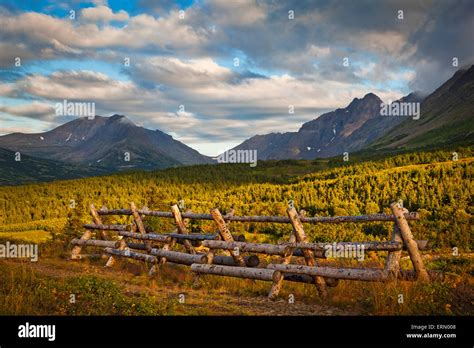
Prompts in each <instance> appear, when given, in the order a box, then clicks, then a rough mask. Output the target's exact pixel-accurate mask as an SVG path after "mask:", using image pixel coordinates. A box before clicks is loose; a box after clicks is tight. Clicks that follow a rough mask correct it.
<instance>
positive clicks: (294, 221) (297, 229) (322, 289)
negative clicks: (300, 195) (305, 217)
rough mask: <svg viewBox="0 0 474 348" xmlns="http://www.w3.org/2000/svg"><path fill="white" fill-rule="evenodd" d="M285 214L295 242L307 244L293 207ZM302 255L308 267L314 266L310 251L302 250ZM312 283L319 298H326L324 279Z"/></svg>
mask: <svg viewBox="0 0 474 348" xmlns="http://www.w3.org/2000/svg"><path fill="white" fill-rule="evenodd" d="M287 213H288V217H289V218H290V222H291V225H292V226H293V233H294V234H295V237H296V241H297V242H299V243H307V242H308V240H307V238H306V234H305V233H304V229H303V224H302V223H301V220H300V218H299V216H298V213H297V212H296V209H295V208H294V207H289V208H288V209H287ZM303 255H304V259H305V261H306V264H307V265H308V266H310V267H315V266H316V261H315V259H314V255H313V252H312V251H311V250H308V249H303ZM314 283H315V284H316V287H317V289H318V293H319V296H321V297H322V298H326V297H327V296H328V291H327V288H326V282H325V281H324V278H322V277H317V276H315V277H314Z"/></svg>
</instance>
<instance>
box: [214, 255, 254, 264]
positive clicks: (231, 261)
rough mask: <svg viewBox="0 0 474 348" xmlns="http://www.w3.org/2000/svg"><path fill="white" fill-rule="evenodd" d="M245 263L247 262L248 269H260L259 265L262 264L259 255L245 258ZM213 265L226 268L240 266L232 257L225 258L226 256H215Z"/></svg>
mask: <svg viewBox="0 0 474 348" xmlns="http://www.w3.org/2000/svg"><path fill="white" fill-rule="evenodd" d="M208 255H209V254H208ZM244 261H245V266H246V267H258V265H259V264H260V259H259V258H258V256H257V255H248V256H244ZM208 263H209V262H208ZM212 263H213V264H216V265H224V266H238V264H237V263H236V262H235V260H234V258H233V257H232V256H224V255H214V256H213V260H212Z"/></svg>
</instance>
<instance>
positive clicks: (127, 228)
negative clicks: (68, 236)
mask: <svg viewBox="0 0 474 348" xmlns="http://www.w3.org/2000/svg"><path fill="white" fill-rule="evenodd" d="M82 226H83V227H84V228H87V229H90V230H108V231H131V227H130V225H104V224H84V225H82Z"/></svg>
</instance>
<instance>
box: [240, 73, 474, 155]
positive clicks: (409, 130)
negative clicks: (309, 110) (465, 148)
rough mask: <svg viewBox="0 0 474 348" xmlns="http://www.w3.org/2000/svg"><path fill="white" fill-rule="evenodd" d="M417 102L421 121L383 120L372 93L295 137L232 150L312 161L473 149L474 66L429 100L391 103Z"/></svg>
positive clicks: (264, 139) (258, 140)
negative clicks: (444, 148) (355, 154)
mask: <svg viewBox="0 0 474 348" xmlns="http://www.w3.org/2000/svg"><path fill="white" fill-rule="evenodd" d="M404 102H419V103H421V104H420V115H419V118H418V117H407V116H382V115H381V103H382V100H381V99H380V98H379V97H377V96H376V95H375V94H373V93H368V94H366V95H365V96H364V97H363V98H362V99H359V98H355V99H354V100H353V101H352V102H351V103H350V104H349V105H348V106H347V107H345V108H343V109H337V110H335V111H331V112H328V113H325V114H323V115H321V116H319V117H318V118H316V119H314V120H312V121H309V122H306V123H304V124H303V125H302V126H301V128H300V129H299V130H298V131H297V132H287V133H270V134H265V135H255V136H253V137H251V138H250V139H247V140H245V141H244V142H243V143H242V144H240V145H238V146H236V147H235V148H234V149H233V150H257V153H258V159H259V160H265V159H314V158H325V157H333V156H337V155H340V154H342V153H344V152H355V151H358V150H362V149H373V150H392V151H394V150H407V149H421V148H431V147H440V146H446V145H452V144H469V145H470V144H472V141H473V139H474V137H473V130H474V125H473V121H474V65H473V66H471V67H470V68H469V69H463V70H459V71H457V72H456V73H455V74H454V76H453V77H452V78H451V79H449V80H448V81H447V82H445V83H444V84H443V85H442V86H441V87H439V88H438V89H437V90H436V91H434V92H433V93H432V94H430V95H429V96H427V97H425V98H423V96H422V95H420V94H419V93H411V94H409V95H407V96H405V97H403V98H401V99H400V100H398V101H396V103H404Z"/></svg>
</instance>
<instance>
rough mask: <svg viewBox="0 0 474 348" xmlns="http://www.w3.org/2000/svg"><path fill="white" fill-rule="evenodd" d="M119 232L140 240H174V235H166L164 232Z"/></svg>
mask: <svg viewBox="0 0 474 348" xmlns="http://www.w3.org/2000/svg"><path fill="white" fill-rule="evenodd" d="M118 234H119V235H120V236H123V237H128V238H134V239H140V240H150V241H151V240H153V241H156V242H160V243H170V242H171V240H172V237H170V236H167V235H164V234H154V233H147V234H143V233H136V232H126V231H120V232H119V233H118Z"/></svg>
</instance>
